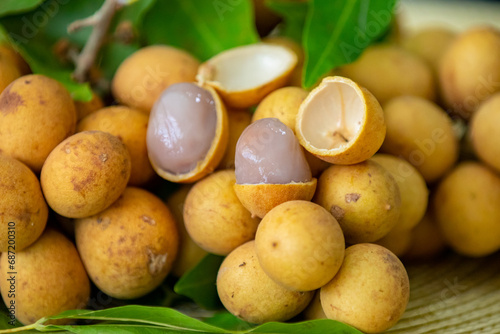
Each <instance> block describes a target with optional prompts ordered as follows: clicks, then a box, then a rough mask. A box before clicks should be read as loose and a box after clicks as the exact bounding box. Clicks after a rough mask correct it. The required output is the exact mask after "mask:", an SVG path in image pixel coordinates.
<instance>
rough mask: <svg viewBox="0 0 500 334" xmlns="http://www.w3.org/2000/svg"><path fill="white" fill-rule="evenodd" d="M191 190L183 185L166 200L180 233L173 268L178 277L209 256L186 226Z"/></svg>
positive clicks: (186, 185)
mask: <svg viewBox="0 0 500 334" xmlns="http://www.w3.org/2000/svg"><path fill="white" fill-rule="evenodd" d="M189 190H191V185H188V184H185V185H182V186H180V188H179V189H177V190H176V191H175V192H174V193H172V194H171V195H170V196H168V198H167V200H166V202H167V205H168V207H169V209H170V211H171V212H172V214H173V215H174V218H175V222H176V223H177V230H178V231H179V251H178V252H177V258H176V260H175V262H174V264H173V267H172V274H174V275H175V276H177V277H181V276H182V275H184V273H186V272H187V271H189V270H190V269H192V268H193V267H194V266H195V265H196V264H198V262H200V260H201V259H202V258H203V257H205V255H207V254H208V253H207V252H206V251H205V250H204V249H203V248H201V247H200V246H198V245H197V244H196V242H194V241H193V239H191V237H190V236H189V233H188V232H187V230H186V226H185V225H184V217H183V215H184V205H185V203H186V197H187V195H188V193H189Z"/></svg>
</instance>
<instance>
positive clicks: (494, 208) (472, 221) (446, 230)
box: [433, 162, 500, 256]
mask: <svg viewBox="0 0 500 334" xmlns="http://www.w3.org/2000/svg"><path fill="white" fill-rule="evenodd" d="M498 203H500V177H499V176H498V175H497V174H495V173H494V172H493V171H491V170H490V169H489V168H487V167H485V166H483V165H482V164H480V163H477V162H462V163H460V164H459V165H457V166H456V167H455V168H454V169H453V171H452V172H451V173H449V174H448V175H447V176H446V177H445V178H444V179H443V180H442V181H441V182H440V183H439V185H438V187H437V189H436V192H435V194H434V198H433V209H434V216H435V218H436V221H437V223H438V224H439V227H440V229H441V231H442V233H443V236H444V238H445V240H446V242H447V243H448V244H449V245H450V246H451V248H453V249H454V250H455V251H456V252H458V253H460V254H463V255H467V256H485V255H488V254H492V253H494V252H496V251H497V250H499V249H500V225H499V223H498V222H499V221H500V206H499V205H498Z"/></svg>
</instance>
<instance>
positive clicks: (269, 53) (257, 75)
mask: <svg viewBox="0 0 500 334" xmlns="http://www.w3.org/2000/svg"><path fill="white" fill-rule="evenodd" d="M296 65H297V55H296V54H295V53H294V52H293V51H292V50H290V49H289V48H287V47H285V46H281V45H271V44H264V43H258V44H251V45H245V46H239V47H236V48H233V49H229V50H226V51H223V52H221V53H219V54H218V55H216V56H214V57H213V58H211V59H209V60H207V61H206V62H205V63H203V64H201V66H200V68H199V70H198V75H197V80H198V81H199V82H201V83H206V84H207V85H209V86H212V87H213V88H215V89H216V90H217V92H219V94H220V95H221V97H222V99H223V100H224V102H226V104H227V106H228V107H232V108H248V107H250V106H253V105H255V104H257V103H259V102H260V101H261V100H262V99H263V98H264V97H265V96H266V95H267V94H269V93H270V92H272V91H273V90H275V89H277V88H280V87H282V86H284V85H285V84H286V83H287V82H288V80H289V79H290V76H291V74H292V71H293V69H294V68H295V66H296Z"/></svg>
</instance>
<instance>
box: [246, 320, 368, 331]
mask: <svg viewBox="0 0 500 334" xmlns="http://www.w3.org/2000/svg"><path fill="white" fill-rule="evenodd" d="M246 333H268V334H281V333H282V334H303V333H307V334H324V333H335V334H363V333H361V332H360V331H358V330H357V329H355V328H353V327H351V326H349V325H346V324H343V323H341V322H338V321H334V320H329V319H319V320H310V321H304V322H297V323H292V324H290V323H282V322H268V323H265V324H263V325H260V326H258V327H255V328H253V329H250V330H249V331H247V332H246Z"/></svg>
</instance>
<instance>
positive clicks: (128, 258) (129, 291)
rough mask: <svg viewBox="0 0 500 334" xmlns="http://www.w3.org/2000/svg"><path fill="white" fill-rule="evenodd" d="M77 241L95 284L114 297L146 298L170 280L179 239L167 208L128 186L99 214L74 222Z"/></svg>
mask: <svg viewBox="0 0 500 334" xmlns="http://www.w3.org/2000/svg"><path fill="white" fill-rule="evenodd" d="M75 239H76V245H77V247H78V251H79V252H80V256H81V257H82V261H83V263H84V265H85V268H86V269H87V272H88V274H89V276H90V278H91V280H92V281H93V282H94V283H95V285H97V287H98V288H99V289H100V290H101V291H103V292H104V293H106V294H107V295H109V296H112V297H115V298H120V299H131V298H138V297H141V296H143V295H145V294H147V293H148V292H150V291H152V290H153V289H155V288H156V287H158V285H160V284H161V282H162V281H163V280H164V278H165V277H166V276H167V274H168V273H169V272H170V269H171V268H172V264H173V262H174V261H175V258H176V255H177V248H178V244H179V236H178V234H177V227H176V223H175V221H174V217H173V216H172V214H171V212H170V210H169V209H168V207H167V206H166V205H165V204H164V203H163V202H162V201H161V200H160V199H159V198H157V197H156V196H154V195H153V194H151V193H149V192H147V191H146V190H143V189H139V188H133V187H129V188H127V189H125V191H124V193H123V195H122V196H120V198H119V199H118V200H117V201H116V202H114V203H113V205H111V206H110V207H109V208H107V209H106V210H104V211H102V212H100V213H98V214H97V215H94V216H91V217H88V218H82V219H77V220H76V221H75Z"/></svg>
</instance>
